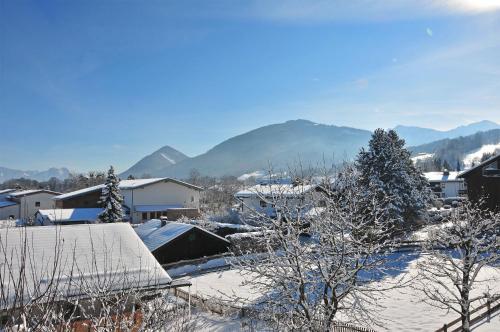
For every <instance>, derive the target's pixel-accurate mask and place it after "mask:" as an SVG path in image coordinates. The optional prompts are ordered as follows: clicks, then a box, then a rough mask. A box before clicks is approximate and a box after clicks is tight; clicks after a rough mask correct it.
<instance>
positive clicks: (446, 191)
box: [424, 170, 467, 199]
mask: <svg viewBox="0 0 500 332" xmlns="http://www.w3.org/2000/svg"><path fill="white" fill-rule="evenodd" d="M458 174H459V172H450V171H447V170H445V171H444V172H427V173H424V176H425V177H426V179H427V181H429V184H430V186H431V189H432V191H433V192H434V194H435V195H436V196H437V197H438V198H444V199H446V198H454V197H464V196H466V195H467V186H466V184H465V181H464V179H462V178H459V177H458Z"/></svg>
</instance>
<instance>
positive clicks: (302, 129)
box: [125, 120, 371, 178]
mask: <svg viewBox="0 0 500 332" xmlns="http://www.w3.org/2000/svg"><path fill="white" fill-rule="evenodd" d="M370 137H371V132H370V131H367V130H360V129H354V128H348V127H337V126H329V125H324V124H317V123H313V122H311V121H307V120H294V121H288V122H285V123H281V124H273V125H269V126H265V127H261V128H258V129H255V130H252V131H249V132H247V133H245V134H242V135H239V136H236V137H233V138H230V139H228V140H226V141H224V142H222V143H220V144H219V145H217V146H215V147H214V148H212V149H211V150H209V151H207V152H206V153H204V154H202V155H199V156H197V157H194V158H189V159H185V160H184V161H181V162H179V163H177V164H175V165H171V166H167V167H164V168H163V169H159V170H157V171H156V172H151V175H153V176H173V177H179V178H185V177H187V176H188V175H189V172H190V171H191V170H193V169H196V170H198V171H199V172H200V173H201V174H205V175H212V176H221V175H241V174H244V173H248V172H252V171H255V170H261V169H267V168H268V167H269V165H270V164H271V165H272V166H273V167H275V168H285V167H287V165H296V163H297V162H298V161H299V160H300V161H301V162H302V164H303V165H304V166H305V167H307V166H310V165H311V166H318V164H319V163H321V162H322V161H323V159H325V161H326V162H327V163H330V164H331V163H332V162H333V161H335V162H341V161H343V160H346V159H352V158H353V157H354V155H355V154H357V153H358V151H359V149H360V148H361V147H362V146H364V145H366V144H367V142H368V140H369V138H370ZM125 173H127V172H125Z"/></svg>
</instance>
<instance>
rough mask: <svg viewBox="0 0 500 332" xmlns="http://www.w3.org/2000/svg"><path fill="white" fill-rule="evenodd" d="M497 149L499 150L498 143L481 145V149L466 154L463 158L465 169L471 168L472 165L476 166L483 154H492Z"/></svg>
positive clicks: (499, 145) (499, 144)
mask: <svg viewBox="0 0 500 332" xmlns="http://www.w3.org/2000/svg"><path fill="white" fill-rule="evenodd" d="M497 149H500V143H497V144H486V145H483V146H482V147H481V148H479V149H477V150H474V151H473V152H471V153H469V154H467V155H466V156H465V158H464V166H465V168H471V167H472V163H475V164H478V163H479V162H480V161H481V157H482V156H483V154H485V153H494V152H495V151H496V150H497Z"/></svg>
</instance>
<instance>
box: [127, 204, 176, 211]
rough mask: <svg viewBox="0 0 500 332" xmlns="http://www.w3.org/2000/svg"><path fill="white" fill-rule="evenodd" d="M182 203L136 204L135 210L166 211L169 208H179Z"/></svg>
mask: <svg viewBox="0 0 500 332" xmlns="http://www.w3.org/2000/svg"><path fill="white" fill-rule="evenodd" d="M180 208H182V205H180V204H168V205H136V206H135V210H136V211H137V212H154V211H167V210H169V209H180Z"/></svg>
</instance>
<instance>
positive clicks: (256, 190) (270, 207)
mask: <svg viewBox="0 0 500 332" xmlns="http://www.w3.org/2000/svg"><path fill="white" fill-rule="evenodd" d="M316 188H317V186H315V185H294V184H259V185H255V186H252V187H250V188H248V189H245V190H240V191H238V192H237V193H236V194H235V195H234V197H236V199H238V201H239V202H240V203H239V210H240V211H241V212H243V213H247V212H257V213H260V214H264V215H266V216H268V217H275V216H276V214H277V212H278V211H277V208H276V206H275V205H276V203H278V205H280V206H283V205H286V206H287V208H288V209H289V210H293V209H295V208H298V207H300V206H303V205H304V202H305V199H306V194H307V193H309V192H311V191H312V190H315V189H316Z"/></svg>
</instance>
